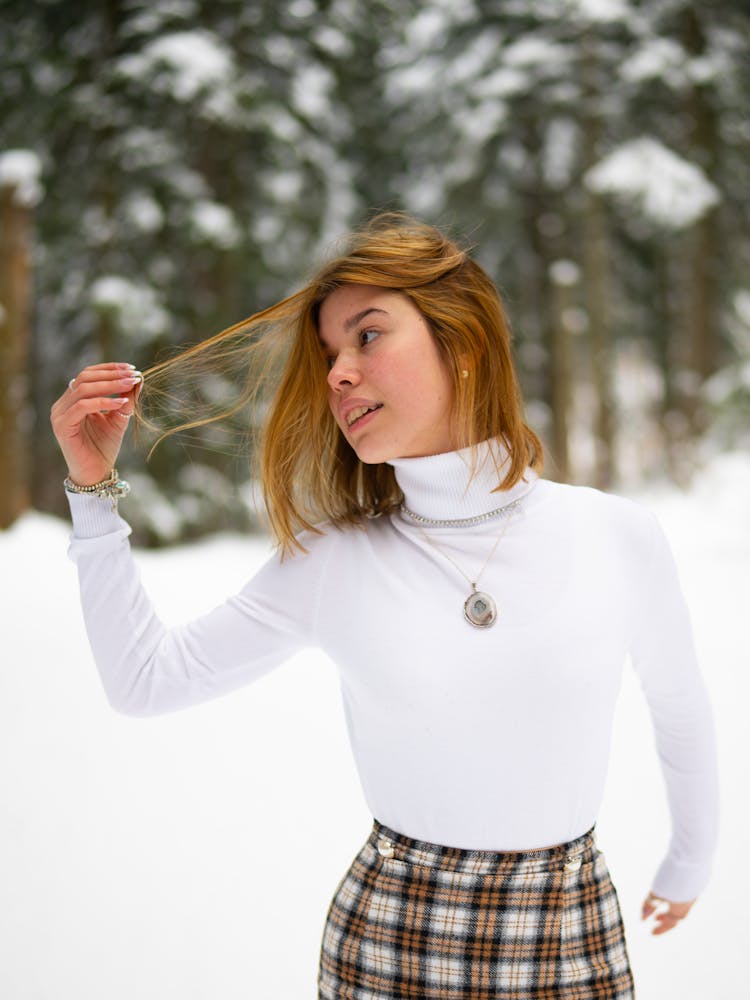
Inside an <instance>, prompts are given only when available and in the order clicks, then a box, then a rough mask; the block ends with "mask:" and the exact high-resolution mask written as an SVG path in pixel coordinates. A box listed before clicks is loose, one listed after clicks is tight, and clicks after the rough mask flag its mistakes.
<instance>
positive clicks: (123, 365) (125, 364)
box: [117, 361, 135, 371]
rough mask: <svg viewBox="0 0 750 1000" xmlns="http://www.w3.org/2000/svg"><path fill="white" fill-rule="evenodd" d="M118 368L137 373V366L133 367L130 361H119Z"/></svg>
mask: <svg viewBox="0 0 750 1000" xmlns="http://www.w3.org/2000/svg"><path fill="white" fill-rule="evenodd" d="M117 366H118V368H132V369H133V371H135V365H131V364H130V362H129V361H118V362H117Z"/></svg>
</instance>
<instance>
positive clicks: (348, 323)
mask: <svg viewBox="0 0 750 1000" xmlns="http://www.w3.org/2000/svg"><path fill="white" fill-rule="evenodd" d="M370 313H383V315H384V316H387V315H388V313H387V312H386V311H385V309H376V308H375V306H370V307H369V308H368V309H363V310H362V312H358V313H355V314H354V315H353V316H350V317H349V319H347V320H345V321H344V329H345V330H347V331H349V330H353V329H354V327H355V326H356V325H357V324H358V323H361V322H362V320H363V319H364V318H365V316H369V314H370Z"/></svg>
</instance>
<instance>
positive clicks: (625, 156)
mask: <svg viewBox="0 0 750 1000" xmlns="http://www.w3.org/2000/svg"><path fill="white" fill-rule="evenodd" d="M585 183H586V185H587V186H588V187H589V188H590V189H591V190H592V191H596V192H599V193H601V194H612V195H615V196H616V197H618V198H621V199H623V200H626V201H627V202H628V203H629V204H632V205H634V206H635V207H636V208H638V209H639V210H640V212H641V213H642V214H643V216H644V217H645V218H646V219H648V220H650V221H651V222H654V223H656V224H657V225H660V226H664V227H665V228H667V229H683V228H686V227H688V226H691V225H693V224H694V223H695V222H697V221H698V220H699V219H700V218H701V216H703V215H704V214H705V213H706V212H707V211H708V210H709V209H710V208H713V207H714V205H716V204H718V202H719V200H720V195H719V191H718V189H717V188H716V187H715V186H714V185H713V184H712V183H711V181H709V179H708V178H707V177H706V175H705V173H704V172H703V171H702V170H701V169H700V167H697V166H696V165H695V164H694V163H689V162H688V161H687V160H684V159H682V157H680V156H678V155H677V154H676V153H673V152H672V151H671V150H670V149H667V147H666V146H664V145H663V144H662V143H660V142H658V141H657V140H656V139H652V138H649V137H647V136H644V137H642V138H640V139H633V140H632V141H630V142H625V143H623V144H622V145H620V146H618V147H617V148H616V149H614V150H613V151H612V152H611V153H609V154H608V155H607V156H605V157H604V159H603V160H601V161H600V162H599V163H598V164H597V165H596V166H594V167H592V168H591V170H589V171H588V173H587V174H586V176H585Z"/></svg>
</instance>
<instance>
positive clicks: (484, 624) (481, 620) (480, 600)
mask: <svg viewBox="0 0 750 1000" xmlns="http://www.w3.org/2000/svg"><path fill="white" fill-rule="evenodd" d="M464 618H465V619H466V621H467V622H469V624H470V625H476V627H477V628H489V627H490V625H494V624H495V619H496V618H497V605H496V604H495V602H494V601H493V600H492V598H491V597H490V595H489V594H485V593H484V591H481V590H475V591H474V592H473V593H472V594H469V596H468V597H467V598H466V601H465V603H464Z"/></svg>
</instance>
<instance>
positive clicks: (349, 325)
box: [318, 306, 388, 349]
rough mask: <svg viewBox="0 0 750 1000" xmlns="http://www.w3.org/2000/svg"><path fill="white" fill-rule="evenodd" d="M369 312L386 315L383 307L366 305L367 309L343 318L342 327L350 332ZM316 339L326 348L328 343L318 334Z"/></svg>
mask: <svg viewBox="0 0 750 1000" xmlns="http://www.w3.org/2000/svg"><path fill="white" fill-rule="evenodd" d="M370 313H382V314H383V316H387V315H388V313H387V312H386V310H385V309H377V308H376V307H375V306H368V308H367V309H362V311H361V312H358V313H355V314H354V315H353V316H350V317H349V318H348V319H345V320H344V329H345V330H346V331H347V333H348V332H350V331H351V330H353V329H354V327H355V326H357V324H358V323H361V322H362V320H363V319H364V318H365V316H369V315H370ZM318 339H319V340H320V343H321V344H322V345H323V347H324V348H326V349H327V347H328V345H327V344H326V342H325V339H324V338H323V337H322V336H320V335H319V336H318Z"/></svg>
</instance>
